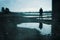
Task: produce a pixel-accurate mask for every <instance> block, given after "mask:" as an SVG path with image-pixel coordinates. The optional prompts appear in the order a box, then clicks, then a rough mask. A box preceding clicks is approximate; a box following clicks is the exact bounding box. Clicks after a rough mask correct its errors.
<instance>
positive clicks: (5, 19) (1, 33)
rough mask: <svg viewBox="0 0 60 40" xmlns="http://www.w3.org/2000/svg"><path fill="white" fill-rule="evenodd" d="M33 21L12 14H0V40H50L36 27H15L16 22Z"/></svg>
mask: <svg viewBox="0 0 60 40" xmlns="http://www.w3.org/2000/svg"><path fill="white" fill-rule="evenodd" d="M31 21H34V20H32V19H30V18H24V17H22V16H18V15H17V16H16V15H13V14H9V15H8V14H4V15H0V40H50V36H49V35H48V36H46V35H44V36H43V35H41V34H40V32H39V31H37V30H36V29H27V28H17V24H20V23H23V22H31Z"/></svg>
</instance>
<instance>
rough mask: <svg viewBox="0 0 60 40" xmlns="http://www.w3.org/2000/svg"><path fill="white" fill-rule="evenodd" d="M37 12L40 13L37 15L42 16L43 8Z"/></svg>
mask: <svg viewBox="0 0 60 40" xmlns="http://www.w3.org/2000/svg"><path fill="white" fill-rule="evenodd" d="M39 13H40V14H39V16H42V15H43V14H42V13H43V9H42V8H41V9H40V10H39Z"/></svg>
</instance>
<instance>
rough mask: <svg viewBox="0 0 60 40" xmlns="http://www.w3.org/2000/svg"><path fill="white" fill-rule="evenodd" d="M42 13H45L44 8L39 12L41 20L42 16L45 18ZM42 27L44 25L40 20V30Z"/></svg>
mask: <svg viewBox="0 0 60 40" xmlns="http://www.w3.org/2000/svg"><path fill="white" fill-rule="evenodd" d="M42 13H43V9H42V8H40V10H39V18H42V16H43V14H42ZM42 25H43V24H42V23H40V20H39V28H40V29H42Z"/></svg>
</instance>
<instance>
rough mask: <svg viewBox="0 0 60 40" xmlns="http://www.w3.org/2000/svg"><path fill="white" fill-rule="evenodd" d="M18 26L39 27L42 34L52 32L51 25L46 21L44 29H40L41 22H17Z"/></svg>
mask: <svg viewBox="0 0 60 40" xmlns="http://www.w3.org/2000/svg"><path fill="white" fill-rule="evenodd" d="M17 27H23V28H31V29H37V30H38V31H40V32H41V34H42V35H46V34H51V25H48V24H44V23H43V28H42V29H39V23H21V24H17Z"/></svg>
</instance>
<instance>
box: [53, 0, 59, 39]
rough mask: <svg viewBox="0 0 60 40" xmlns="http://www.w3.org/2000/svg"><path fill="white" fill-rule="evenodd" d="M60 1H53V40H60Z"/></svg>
mask: <svg viewBox="0 0 60 40" xmlns="http://www.w3.org/2000/svg"><path fill="white" fill-rule="evenodd" d="M59 5H60V1H59V0H53V3H52V6H53V14H52V15H53V16H52V20H53V24H52V40H60V6H59Z"/></svg>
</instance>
